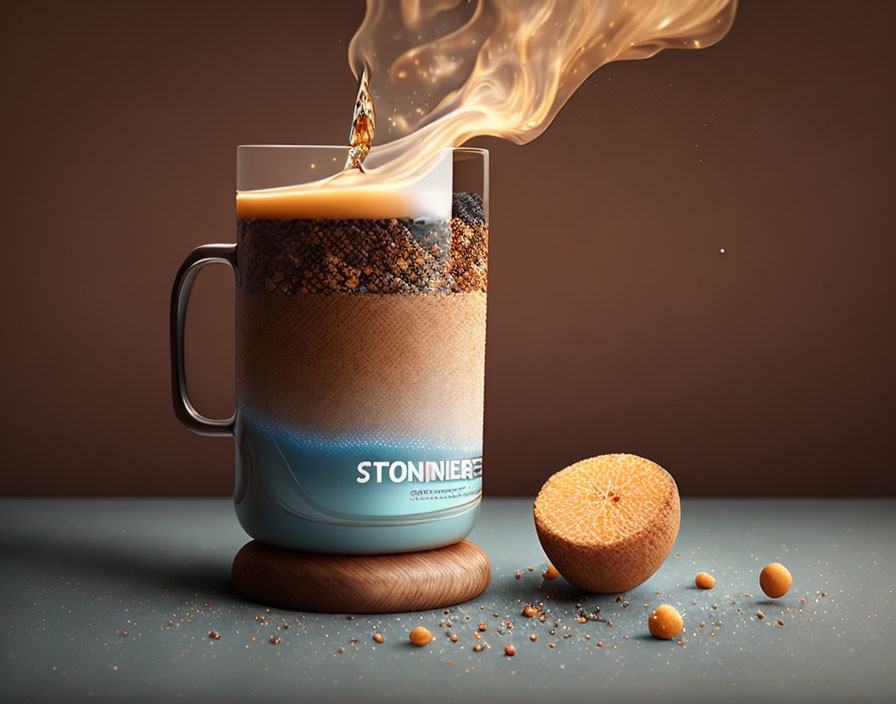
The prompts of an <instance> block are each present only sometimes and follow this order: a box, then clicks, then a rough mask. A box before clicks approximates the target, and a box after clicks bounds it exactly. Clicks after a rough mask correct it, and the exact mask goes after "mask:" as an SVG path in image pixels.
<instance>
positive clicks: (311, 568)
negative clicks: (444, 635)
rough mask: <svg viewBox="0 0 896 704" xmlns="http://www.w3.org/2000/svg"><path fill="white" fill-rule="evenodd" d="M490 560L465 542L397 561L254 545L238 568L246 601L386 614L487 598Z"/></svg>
mask: <svg viewBox="0 0 896 704" xmlns="http://www.w3.org/2000/svg"><path fill="white" fill-rule="evenodd" d="M490 581H491V567H490V566H489V563H488V557H486V555H485V553H484V552H482V549H481V548H480V547H479V546H478V545H474V544H473V543H471V542H469V541H468V540H463V541H461V542H459V543H456V544H454V545H449V546H448V547H444V548H439V549H437V550H428V551H426V552H411V553H402V554H397V555H318V554H315V553H309V552H294V551H291V550H284V549H282V548H276V547H272V546H270V545H267V544H265V543H260V542H258V541H257V540H253V541H251V542H249V543H246V544H245V545H244V546H243V547H242V549H241V550H240V551H239V552H238V553H237V555H236V557H235V558H234V560H233V586H234V587H236V590H237V591H238V592H239V593H240V594H242V595H243V596H244V597H245V598H246V599H249V600H250V601H255V602H258V603H260V604H265V605H267V606H277V607H279V608H281V609H289V610H291V611H318V612H323V613H350V614H384V613H394V612H398V611H423V610H425V609H441V608H444V607H446V606H454V605H455V604H460V603H462V602H464V601H469V600H470V599H475V598H476V597H477V596H479V595H480V594H482V592H484V591H485V590H486V588H487V587H488V584H489V582H490Z"/></svg>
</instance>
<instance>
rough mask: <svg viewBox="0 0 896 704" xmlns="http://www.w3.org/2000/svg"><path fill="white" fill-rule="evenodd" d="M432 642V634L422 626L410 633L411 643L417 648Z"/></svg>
mask: <svg viewBox="0 0 896 704" xmlns="http://www.w3.org/2000/svg"><path fill="white" fill-rule="evenodd" d="M432 641H433V635H432V633H430V631H429V629H427V628H424V627H423V626H417V627H416V628H415V629H414V630H413V631H411V643H413V644H414V645H416V646H417V647H418V648H422V647H423V646H424V645H427V644H429V643H432Z"/></svg>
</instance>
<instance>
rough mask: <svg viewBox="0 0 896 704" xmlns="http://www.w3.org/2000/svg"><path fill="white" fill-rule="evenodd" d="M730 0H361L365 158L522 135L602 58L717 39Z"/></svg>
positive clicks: (384, 163) (393, 158) (390, 161)
mask: <svg viewBox="0 0 896 704" xmlns="http://www.w3.org/2000/svg"><path fill="white" fill-rule="evenodd" d="M736 4H737V2H736V0H469V1H467V0H367V13H366V15H365V17H364V22H363V23H362V24H361V26H360V28H359V29H358V31H357V32H356V33H355V36H354V37H353V38H352V41H351V44H350V46H349V52H348V55H349V62H350V64H351V67H352V70H353V71H354V73H355V75H356V76H359V77H360V76H361V75H362V73H363V72H364V70H365V69H366V70H367V72H368V75H369V76H370V87H371V89H372V91H373V102H374V105H375V106H376V111H377V117H378V123H377V128H378V141H379V142H380V143H381V144H383V143H384V142H387V144H384V145H383V146H379V147H377V146H374V148H373V150H372V151H371V153H370V159H369V160H368V162H367V163H366V164H365V166H368V165H369V166H370V167H372V168H370V169H369V171H370V172H375V173H376V172H378V173H379V174H381V175H382V176H385V177H388V178H402V179H404V178H412V177H413V175H414V174H420V173H422V172H425V169H426V168H427V164H428V163H430V161H431V159H432V158H433V156H434V155H435V153H436V152H437V150H438V149H440V148H441V147H454V146H459V145H461V144H463V143H464V142H466V141H467V140H469V139H471V138H473V137H476V136H480V135H491V136H497V137H502V138H504V139H508V140H511V141H513V142H515V143H517V144H524V143H526V142H529V141H531V140H533V139H535V138H536V137H537V136H538V135H540V134H541V133H542V132H544V130H545V129H546V128H547V127H548V125H550V123H551V121H552V120H553V119H554V117H555V116H556V115H557V113H558V112H559V110H560V108H562V107H563V105H564V103H565V102H566V101H567V100H568V99H569V97H570V96H571V95H572V94H573V92H574V91H575V90H576V89H577V88H578V87H579V86H580V85H581V84H582V82H583V81H585V80H586V79H587V78H588V76H590V75H591V74H592V73H593V72H594V71H595V70H597V69H598V68H600V67H601V66H603V65H604V64H606V63H609V62H610V61H621V60H629V59H644V58H647V57H649V56H653V55H654V54H656V53H657V52H658V51H660V50H662V49H667V48H678V49H699V48H702V47H706V46H710V45H712V44H714V43H716V42H717V41H719V40H720V39H721V38H722V37H723V36H725V34H726V33H727V32H728V30H729V29H730V27H731V24H732V22H733V21H734V13H735V10H736Z"/></svg>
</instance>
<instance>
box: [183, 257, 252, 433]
mask: <svg viewBox="0 0 896 704" xmlns="http://www.w3.org/2000/svg"><path fill="white" fill-rule="evenodd" d="M207 264H226V265H227V266H229V267H230V268H231V269H232V270H233V273H234V276H238V271H237V268H236V245H235V244H206V245H202V246H201V247H197V248H196V249H194V250H193V251H192V252H190V253H189V254H188V255H187V258H186V259H185V260H184V263H183V264H182V265H181V267H180V270H179V271H178V272H177V276H176V277H175V279H174V289H173V290H172V292H171V391H172V397H173V399H174V413H175V415H177V417H178V419H179V420H180V422H181V423H183V424H184V425H185V426H187V427H188V428H189V429H190V430H192V431H193V432H194V433H198V434H199V435H212V436H217V437H228V436H232V435H233V428H234V424H235V423H236V413H235V412H234V414H233V415H231V416H230V418H207V417H206V416H204V415H202V414H201V413H200V412H199V411H197V410H196V408H195V407H194V406H193V404H192V402H191V401H190V397H189V395H188V394H187V380H186V376H185V374H184V324H185V322H186V317H187V305H188V304H189V302H190V291H191V290H192V288H193V283H194V282H195V281H196V276H197V275H198V274H199V271H200V270H201V269H202V268H203V267H205V266H206V265H207Z"/></svg>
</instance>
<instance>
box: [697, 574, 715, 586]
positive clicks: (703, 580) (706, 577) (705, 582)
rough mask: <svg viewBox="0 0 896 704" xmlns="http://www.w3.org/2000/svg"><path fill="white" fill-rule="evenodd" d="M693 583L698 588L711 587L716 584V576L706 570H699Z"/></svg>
mask: <svg viewBox="0 0 896 704" xmlns="http://www.w3.org/2000/svg"><path fill="white" fill-rule="evenodd" d="M694 584H696V585H697V586H698V587H700V589H712V588H713V587H714V586H716V578H715V577H713V576H712V575H711V574H709V573H708V572H701V573H700V574H698V575H697V578H696V579H695V580H694Z"/></svg>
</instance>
